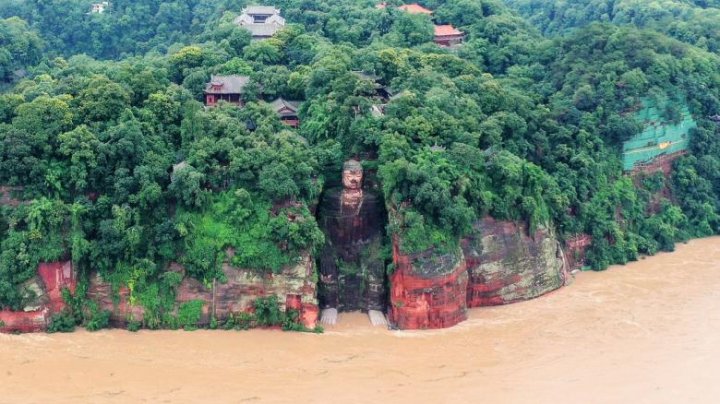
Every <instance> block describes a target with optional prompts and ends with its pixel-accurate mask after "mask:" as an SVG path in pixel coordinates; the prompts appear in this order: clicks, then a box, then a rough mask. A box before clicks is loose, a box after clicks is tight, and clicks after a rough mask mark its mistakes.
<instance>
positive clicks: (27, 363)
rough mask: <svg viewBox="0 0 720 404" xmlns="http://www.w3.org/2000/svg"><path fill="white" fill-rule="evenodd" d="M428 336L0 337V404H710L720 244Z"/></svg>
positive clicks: (360, 325)
mask: <svg viewBox="0 0 720 404" xmlns="http://www.w3.org/2000/svg"><path fill="white" fill-rule="evenodd" d="M469 317H470V318H469V320H468V321H466V322H464V323H461V324H460V325H458V326H456V327H453V328H450V329H445V330H437V331H413V332H408V331H388V330H384V329H377V328H372V327H371V326H370V325H369V322H368V321H367V319H366V317H365V316H363V315H360V314H347V315H343V316H341V318H340V324H339V325H338V326H336V327H332V328H329V329H327V330H326V333H325V334H322V335H315V334H304V333H283V332H278V331H264V330H253V331H246V332H242V331H240V332H239V331H195V332H182V331H156V332H153V331H141V332H138V333H130V332H127V331H122V330H107V331H101V332H97V333H89V332H86V331H80V332H76V333H72V334H28V335H0V402H3V403H4V402H25V403H27V402H38V403H40V402H73V403H74V402H137V401H148V402H160V401H165V400H167V401H171V402H197V401H205V400H208V401H209V400H213V401H216V402H317V403H328V402H337V403H340V402H362V403H366V402H376V401H381V400H382V401H386V402H387V401H390V402H413V403H419V402H474V401H480V400H482V401H490V402H503V403H506V402H533V403H536V402H555V403H558V402H583V403H614V402H634V403H658V402H659V403H664V402H668V403H670V402H672V403H675V402H708V403H710V402H716V401H717V400H718V397H720V383H717V382H716V381H715V375H716V374H717V373H718V371H720V238H717V237H716V238H709V239H703V240H695V241H692V242H690V243H688V244H685V245H678V247H677V251H676V252H674V253H664V254H659V255H657V256H654V257H649V258H646V259H644V260H641V261H639V262H635V263H631V264H629V265H627V266H624V267H617V266H615V267H612V268H610V269H609V270H608V271H605V272H598V273H596V272H583V273H580V274H578V275H577V277H576V279H575V282H574V283H573V284H572V285H571V286H569V287H566V288H563V289H561V290H559V291H557V292H555V293H552V294H550V295H548V296H545V297H541V298H539V299H535V300H532V301H528V302H523V303H518V304H514V305H509V306H500V307H493V308H482V309H473V310H471V311H470V313H469Z"/></svg>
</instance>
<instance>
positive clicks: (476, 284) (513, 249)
mask: <svg viewBox="0 0 720 404" xmlns="http://www.w3.org/2000/svg"><path fill="white" fill-rule="evenodd" d="M474 228H475V231H476V233H477V234H478V235H477V236H473V237H468V238H466V239H464V240H462V243H461V244H462V248H463V253H464V254H465V259H466V261H467V270H468V275H469V281H468V294H467V302H468V307H480V306H493V305H499V304H507V303H513V302H517V301H521V300H528V299H532V298H535V297H538V296H541V295H543V294H545V293H548V292H550V291H553V290H555V289H558V288H559V287H561V286H563V285H564V284H565V279H566V273H565V267H564V264H563V259H562V256H561V252H560V251H559V248H560V247H559V243H558V241H557V240H556V239H555V237H554V236H553V235H552V234H550V232H549V231H548V230H547V229H546V228H542V227H538V229H537V230H535V232H533V233H531V234H528V231H527V227H526V226H525V225H524V224H520V223H517V222H509V221H498V220H495V219H493V218H491V217H486V218H484V219H482V220H480V221H478V222H477V223H476V224H475V226H474Z"/></svg>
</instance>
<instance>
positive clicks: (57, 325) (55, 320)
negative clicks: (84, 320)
mask: <svg viewBox="0 0 720 404" xmlns="http://www.w3.org/2000/svg"><path fill="white" fill-rule="evenodd" d="M73 331H75V317H74V316H73V315H72V313H70V312H68V311H63V312H61V313H57V314H53V315H52V317H50V323H49V324H48V327H47V332H48V333H51V334H52V333H56V332H73Z"/></svg>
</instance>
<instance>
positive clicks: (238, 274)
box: [88, 256, 319, 328]
mask: <svg viewBox="0 0 720 404" xmlns="http://www.w3.org/2000/svg"><path fill="white" fill-rule="evenodd" d="M170 270H171V271H175V272H179V273H182V274H183V275H184V273H185V270H184V268H182V266H180V265H179V264H172V265H171V267H170ZM223 273H224V274H225V278H226V279H227V282H225V283H221V282H218V281H216V282H214V283H212V284H210V285H207V286H206V285H204V284H203V283H202V282H200V281H198V280H196V279H193V278H190V277H184V279H183V280H182V283H180V285H179V286H178V288H177V291H176V294H175V306H176V308H178V307H179V306H180V305H182V304H183V303H186V302H190V301H193V300H200V301H202V302H203V306H202V314H201V317H200V325H207V324H209V323H210V320H211V318H213V316H214V317H215V319H217V320H218V321H221V322H222V321H224V320H225V319H227V318H228V317H229V316H230V315H231V314H235V313H241V312H251V311H252V310H253V301H254V300H255V299H257V298H259V297H265V296H272V295H275V296H277V297H278V301H279V302H280V308H281V310H286V309H287V308H289V309H293V310H297V311H298V312H299V313H300V321H301V322H302V324H303V325H305V326H306V327H308V328H314V327H315V325H316V324H317V317H318V311H319V310H318V305H317V299H316V297H315V295H316V294H315V289H316V279H315V276H314V268H313V265H312V260H311V259H310V257H309V256H304V257H303V258H302V260H301V262H300V263H299V264H297V265H295V266H292V267H288V268H286V269H285V270H283V271H282V272H281V273H279V274H259V273H257V272H256V271H251V270H245V269H237V268H233V267H231V266H230V265H224V266H223ZM88 298H89V299H90V300H93V301H95V302H97V303H98V305H99V306H100V308H101V309H103V310H110V311H111V313H112V314H111V317H110V319H111V322H112V323H113V324H114V325H124V324H126V323H127V321H128V319H129V318H130V317H131V316H132V319H134V320H136V321H142V319H143V313H144V310H143V308H142V307H141V306H139V305H134V306H132V307H131V306H130V304H129V291H128V290H127V288H120V290H119V291H118V293H117V296H116V298H115V299H113V294H112V289H111V286H110V284H109V283H107V282H103V281H102V279H101V278H100V277H99V276H94V277H93V278H92V279H91V281H90V288H89V290H88ZM114 300H115V301H114Z"/></svg>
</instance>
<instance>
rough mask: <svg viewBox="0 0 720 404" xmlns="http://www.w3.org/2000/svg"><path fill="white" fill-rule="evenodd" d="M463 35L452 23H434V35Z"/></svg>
mask: <svg viewBox="0 0 720 404" xmlns="http://www.w3.org/2000/svg"><path fill="white" fill-rule="evenodd" d="M455 35H465V34H464V33H463V32H462V31H460V30H458V29H457V28H455V27H453V26H452V25H436V26H435V36H455Z"/></svg>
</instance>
